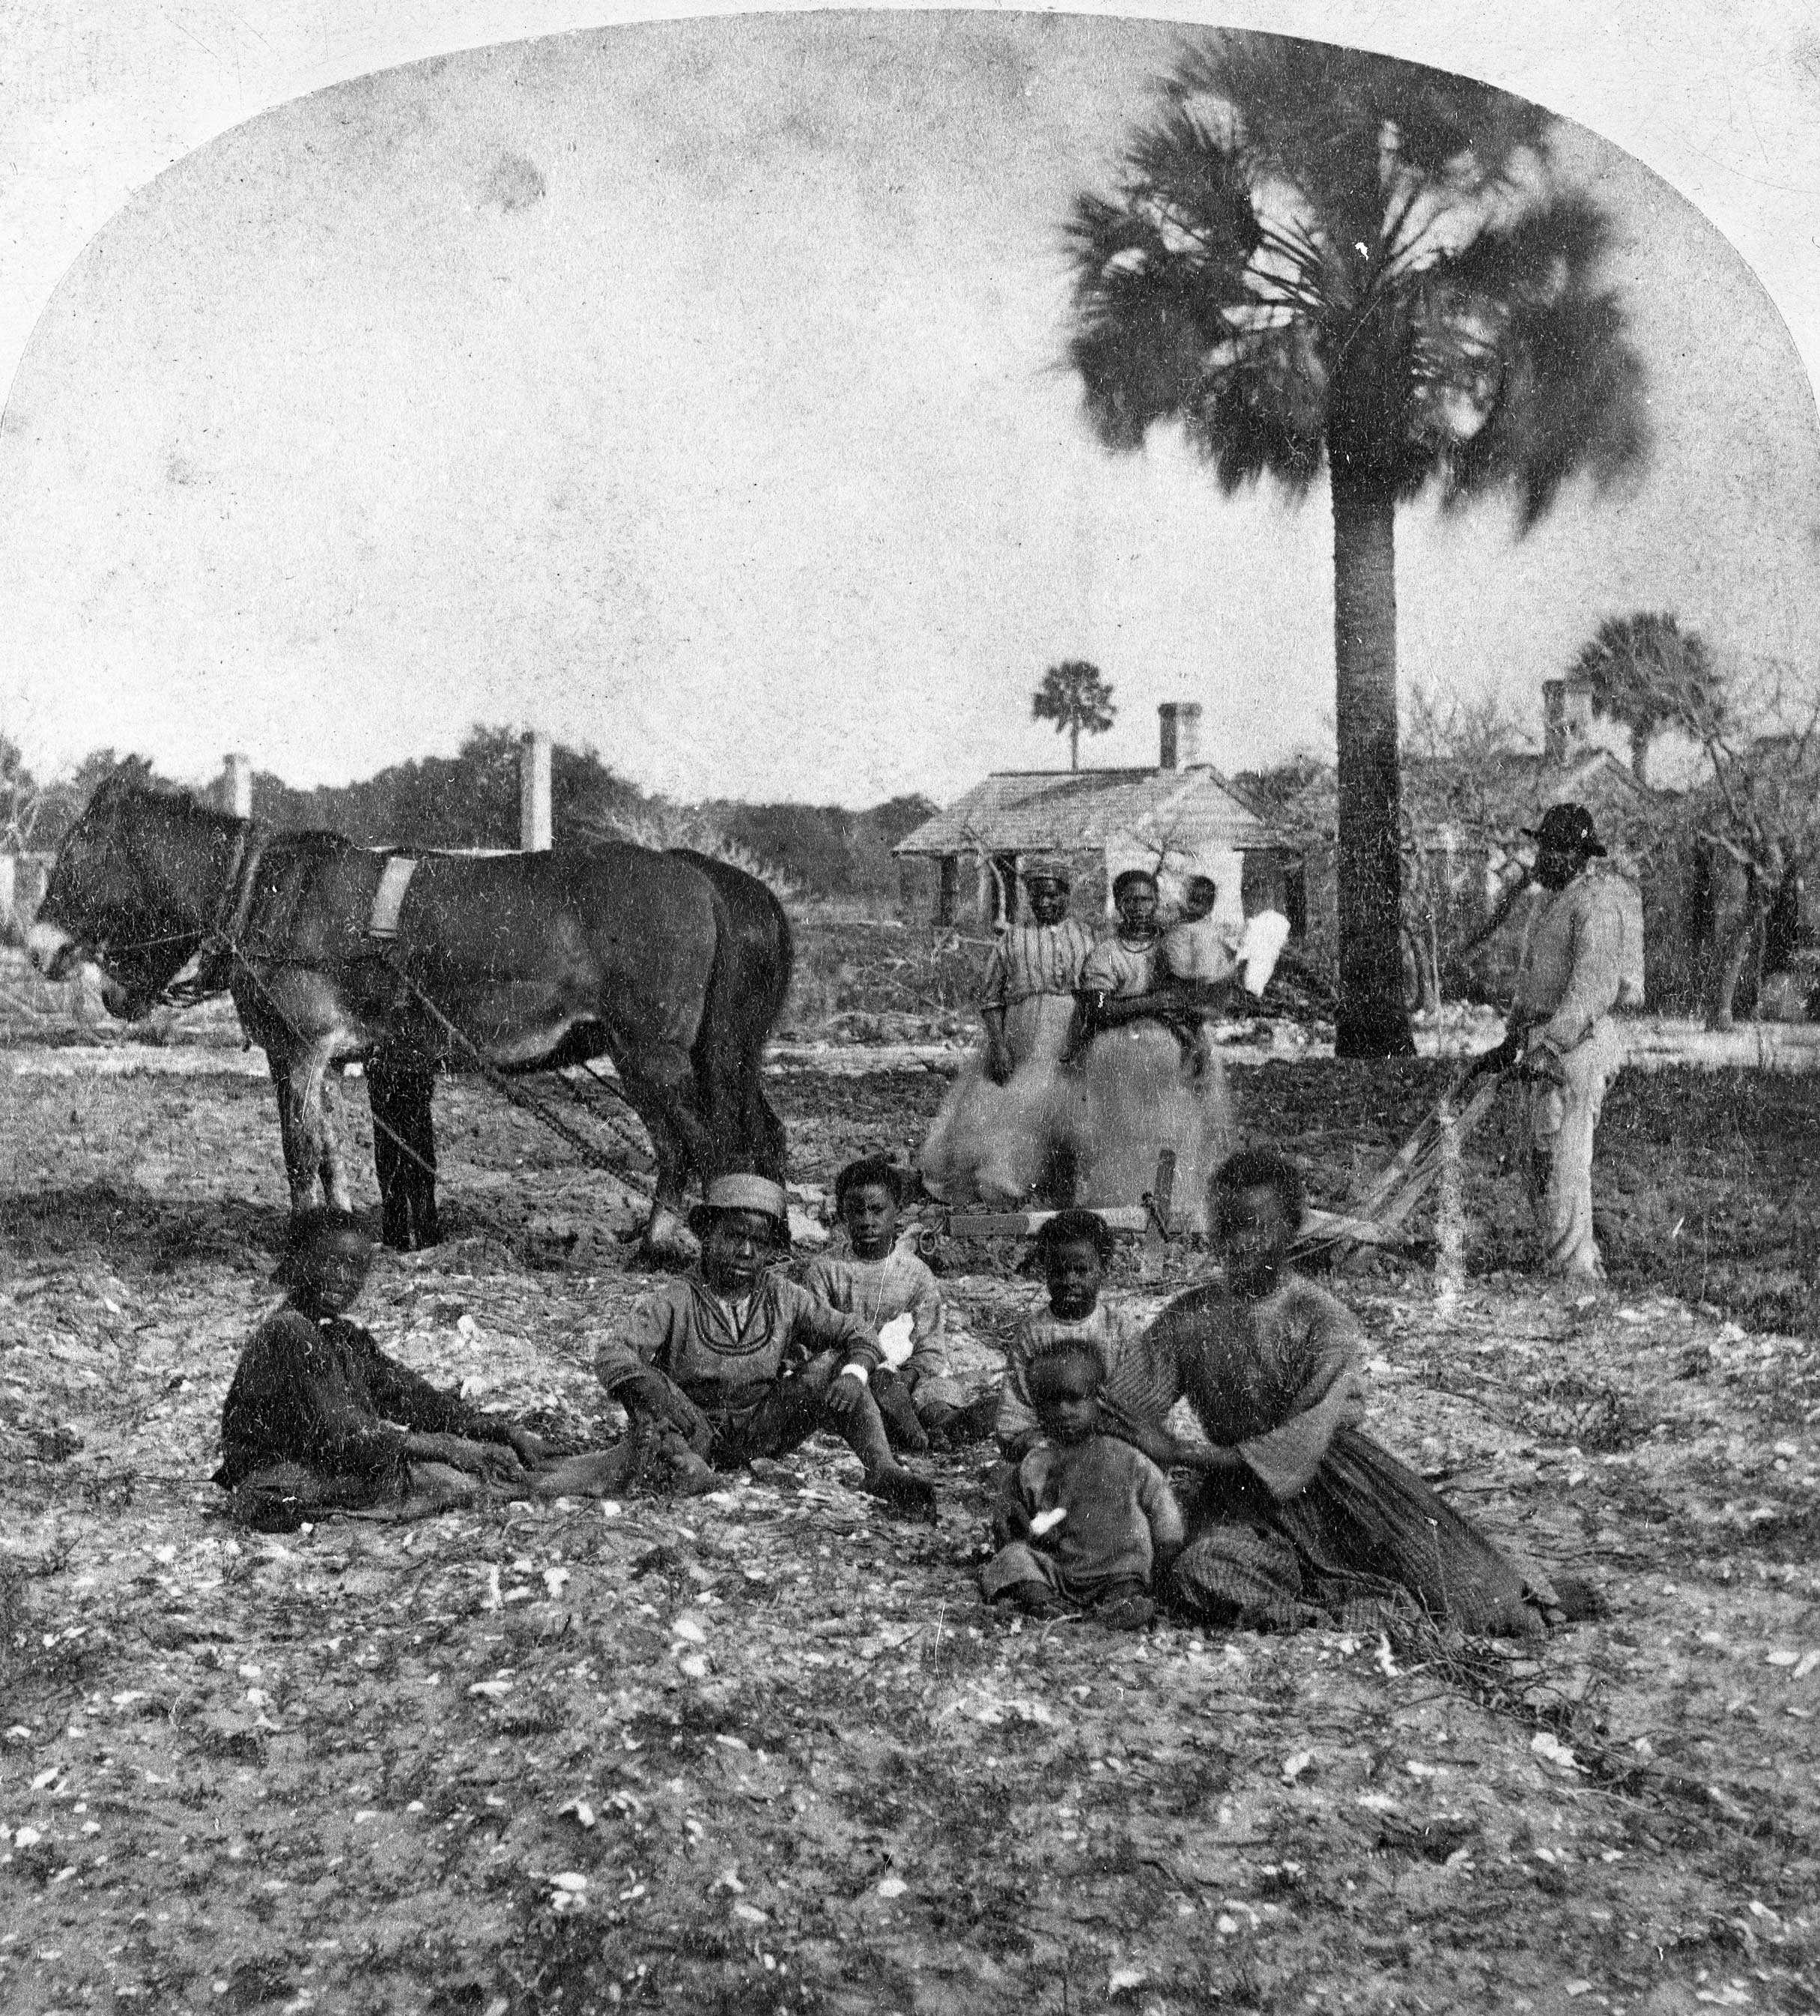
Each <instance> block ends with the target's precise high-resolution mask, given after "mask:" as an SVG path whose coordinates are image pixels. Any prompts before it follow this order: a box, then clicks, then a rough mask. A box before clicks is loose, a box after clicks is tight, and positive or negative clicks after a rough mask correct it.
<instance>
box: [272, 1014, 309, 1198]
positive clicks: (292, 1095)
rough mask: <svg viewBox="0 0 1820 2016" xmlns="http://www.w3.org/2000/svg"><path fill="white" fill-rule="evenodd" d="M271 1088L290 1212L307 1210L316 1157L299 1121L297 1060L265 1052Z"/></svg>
mask: <svg viewBox="0 0 1820 2016" xmlns="http://www.w3.org/2000/svg"><path fill="white" fill-rule="evenodd" d="M266 1063H267V1066H268V1069H269V1070H270V1071H271V1073H272V1089H273V1091H274V1092H275V1093H276V1094H277V1095H278V1135H279V1141H280V1142H281V1143H282V1146H283V1149H284V1174H285V1181H286V1183H287V1184H288V1185H289V1186H290V1193H291V1215H292V1217H293V1218H295V1217H297V1216H298V1215H300V1213H301V1212H304V1211H308V1209H309V1208H310V1207H311V1204H314V1203H315V1201H316V1158H315V1154H314V1151H313V1149H312V1148H311V1145H310V1144H309V1143H308V1139H307V1136H306V1133H305V1130H304V1125H303V1121H302V1098H303V1093H302V1092H301V1090H300V1073H299V1067H298V1060H297V1057H293V1056H291V1055H290V1054H288V1053H286V1054H284V1055H281V1054H280V1053H279V1052H277V1051H275V1050H268V1051H267V1053H266Z"/></svg>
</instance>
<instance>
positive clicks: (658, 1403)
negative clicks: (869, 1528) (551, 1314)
mask: <svg viewBox="0 0 1820 2016" xmlns="http://www.w3.org/2000/svg"><path fill="white" fill-rule="evenodd" d="M785 1214H786V1205H785V1198H784V1193H783V1190H782V1186H781V1185H779V1184H777V1183H772V1182H770V1181H769V1180H768V1179H766V1178H764V1177H763V1176H754V1175H733V1176H721V1177H718V1178H717V1179H715V1180H714V1182H712V1183H710V1184H709V1186H708V1192H707V1202H706V1203H705V1204H703V1205H701V1206H700V1208H698V1209H697V1210H696V1211H694V1212H693V1213H692V1215H691V1216H690V1219H689V1226H690V1229H691V1230H692V1231H693V1232H694V1233H696V1237H698V1238H700V1240H701V1243H702V1252H701V1262H700V1266H699V1267H698V1268H697V1269H696V1271H695V1272H694V1273H691V1274H690V1275H689V1276H686V1277H685V1279H683V1280H677V1281H671V1282H668V1283H666V1284H665V1285H664V1287H661V1288H659V1289H658V1290H656V1291H655V1293H653V1294H649V1295H647V1296H646V1298H644V1300H643V1301H641V1302H640V1303H639V1305H638V1309H637V1310H636V1311H635V1313H634V1315H633V1318H632V1325H631V1333H630V1334H629V1335H628V1336H627V1337H624V1338H618V1337H616V1338H613V1339H610V1340H609V1341H607V1342H606V1343H605V1344H603V1345H602V1346H601V1348H600V1352H599V1356H598V1357H597V1359H595V1372H596V1373H597V1374H598V1376H599V1380H600V1383H601V1384H602V1385H603V1386H604V1387H605V1388H606V1390H607V1391H608V1392H609V1393H610V1394H611V1395H613V1399H616V1400H617V1401H618V1402H620V1405H621V1406H623V1407H624V1409H626V1411H627V1413H628V1414H630V1415H631V1418H632V1424H633V1428H634V1431H635V1436H640V1437H644V1438H649V1440H651V1441H652V1442H654V1444H655V1445H656V1447H657V1448H658V1449H659V1450H660V1453H661V1455H662V1456H663V1458H664V1460H665V1461H666V1462H667V1463H669V1464H670V1465H671V1467H672V1468H673V1469H674V1471H675V1473H676V1477H677V1481H678V1485H679V1487H680V1488H681V1489H685V1490H689V1491H711V1490H714V1489H717V1488H718V1485H719V1482H720V1479H719V1478H718V1476H717V1474H716V1473H717V1472H718V1471H728V1470H736V1469H738V1468H739V1467H742V1466H743V1465H744V1464H746V1463H750V1462H752V1461H753V1460H754V1459H755V1458H758V1457H773V1456H782V1455H785V1454H786V1453H788V1452H789V1451H790V1450H791V1449H795V1448H797V1446H798V1445H800V1443H803V1442H807V1440H808V1438H810V1436H811V1435H813V1434H815V1431H816V1430H817V1429H818V1428H825V1429H827V1430H828V1431H829V1432H830V1433H831V1434H833V1435H838V1436H839V1437H840V1439H841V1440H842V1441H843V1442H845V1443H846V1444H847V1447H848V1448H849V1449H851V1450H852V1451H853V1453H854V1455H855V1456H858V1458H859V1460H860V1462H861V1465H862V1466H863V1467H864V1469H865V1489H867V1490H868V1491H869V1492H871V1493H872V1496H874V1497H876V1498H880V1499H883V1500H884V1501H885V1503H887V1504H888V1505H890V1506H893V1507H896V1508H897V1510H902V1511H905V1512H908V1513H909V1514H912V1516H913V1517H919V1518H925V1519H933V1517H934V1516H935V1492H934V1489H933V1486H932V1485H930V1483H929V1481H927V1479H926V1478H920V1477H917V1476H915V1475H914V1474H912V1472H910V1471H907V1470H905V1468H904V1467H902V1466H901V1464H900V1463H898V1462H897V1459H896V1457H895V1456H894V1455H893V1454H892V1453H891V1449H890V1445H889V1443H888V1442H887V1440H886V1438H885V1427H884V1423H883V1421H882V1420H880V1419H879V1409H878V1406H877V1403H876V1402H875V1401H874V1399H873V1398H872V1390H871V1383H870V1382H871V1380H872V1374H873V1373H874V1371H875V1370H876V1369H877V1367H878V1366H879V1363H880V1362H881V1354H880V1352H879V1343H878V1339H877V1337H876V1334H874V1332H873V1331H872V1330H871V1329H870V1328H869V1327H868V1326H867V1325H866V1323H864V1322H862V1321H861V1319H860V1318H859V1317H858V1316H849V1315H843V1313H842V1312H840V1311H839V1310H837V1309H830V1308H829V1305H827V1303H825V1302H824V1301H819V1300H818V1298H816V1297H815V1296H814V1295H811V1294H810V1293H809V1292H808V1291H807V1289H806V1288H800V1287H797V1284H796V1283H794V1282H793V1281H790V1280H786V1279H785V1278H784V1277H783V1276H782V1274H781V1273H777V1272H775V1271H773V1270H772V1262H773V1261H774V1260H775V1258H777V1257H778V1255H779V1252H780V1251H781V1250H782V1247H783V1244H784V1242H785V1240H786V1238H787V1237H788V1223H789V1221H788V1219H787V1218H786V1215H785Z"/></svg>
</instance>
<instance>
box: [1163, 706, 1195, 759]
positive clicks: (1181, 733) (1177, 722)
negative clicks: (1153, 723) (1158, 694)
mask: <svg viewBox="0 0 1820 2016" xmlns="http://www.w3.org/2000/svg"><path fill="white" fill-rule="evenodd" d="M1156 716H1157V719H1158V721H1159V722H1160V725H1161V732H1160V747H1159V750H1158V754H1157V759H1156V760H1157V766H1158V768H1159V769H1164V770H1185V769H1188V768H1189V766H1190V765H1192V764H1196V763H1198V762H1199V761H1200V759H1201V709H1200V701H1199V700H1165V701H1164V703H1163V704H1162V705H1161V706H1160V707H1158V708H1157V710H1156Z"/></svg>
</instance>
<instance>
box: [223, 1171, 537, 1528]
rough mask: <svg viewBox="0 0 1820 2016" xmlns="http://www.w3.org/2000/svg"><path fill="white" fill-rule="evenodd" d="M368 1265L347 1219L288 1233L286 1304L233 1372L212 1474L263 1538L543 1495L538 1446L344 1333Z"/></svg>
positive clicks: (318, 1214)
mask: <svg viewBox="0 0 1820 2016" xmlns="http://www.w3.org/2000/svg"><path fill="white" fill-rule="evenodd" d="M371 1266H372V1240H369V1238H368V1237H367V1236H366V1234H365V1232H363V1231H362V1230H361V1227H360V1224H359V1222H358V1220H357V1219H354V1217H353V1216H352V1215H350V1214H349V1213H348V1212H346V1211H334V1210H330V1209H328V1208H322V1209H318V1210H315V1211H306V1212H304V1213H303V1214H302V1215H300V1217H299V1218H297V1219H296V1220H295V1221H294V1222H293V1225H292V1227H291V1233H290V1240H289V1242H288V1244H287V1246H286V1252H285V1257H284V1260H283V1262H282V1265H281V1266H280V1268H279V1279H280V1280H281V1281H282V1282H283V1283H285V1285H286V1288H287V1289H288V1291H289V1293H288V1294H287V1297H286V1301H285V1304H284V1306H283V1307H282V1309H279V1310H277V1311H276V1312H274V1313H273V1314H272V1315H271V1316H268V1317H267V1318H266V1319H265V1320H264V1323H261V1325H260V1326H259V1327H258V1329H257V1330H256V1331H255V1332H254V1334H253V1336H252V1337H251V1338H250V1339H249V1341H248V1342H247V1344H246V1348H245V1349H244V1350H243V1351H242V1352H241V1354H240V1361H239V1364H238V1365H237V1366H236V1367H235V1369H234V1377H233V1382H232V1384H231V1385H230V1386H229V1387H228V1398H227V1401H226V1403H225V1406H223V1407H222V1409H221V1468H220V1469H219V1470H218V1471H216V1472H215V1475H214V1481H215V1482H216V1483H217V1484H218V1485H221V1487H222V1489H224V1490H226V1491H229V1492H232V1494H233V1510H234V1514H235V1516H236V1517H237V1518H239V1519H241V1520H242V1521H244V1522H245V1523H246V1524H247V1525H250V1526H253V1527H254V1528H257V1530H258V1531H259V1532H265V1533H286V1532H295V1531H296V1529H297V1527H299V1526H300V1525H302V1524H303V1522H304V1521H305V1520H306V1519H311V1518H316V1517H321V1516H322V1514H324V1513H325V1512H329V1511H333V1510H362V1509H366V1508H372V1507H390V1508H392V1509H394V1510H397V1511H398V1512H399V1513H401V1514H403V1515H405V1516H409V1515H411V1514H414V1513H418V1512H426V1511H435V1510H441V1509H442V1508H443V1507H446V1506H449V1505H455V1504H461V1503H466V1502H467V1501H468V1500H469V1499H473V1498H476V1497H478V1496H480V1495H482V1492H483V1490H484V1482H485V1481H487V1480H491V1481H495V1482H497V1483H501V1484H504V1485H508V1486H509V1487H510V1488H511V1489H513V1492H514V1493H515V1494H516V1495H520V1496H532V1495H534V1493H535V1494H536V1495H542V1494H541V1492H538V1491H537V1485H538V1483H541V1476H540V1478H538V1479H537V1480H534V1479H533V1478H532V1476H531V1471H533V1470H536V1471H540V1473H541V1471H543V1469H544V1468H545V1449H544V1445H543V1444H542V1443H541V1442H540V1441H539V1440H538V1438H537V1437H536V1436H535V1435H532V1434H531V1432H530V1431H528V1430H527V1429H525V1428H521V1427H519V1426H518V1425H517V1424H516V1423H515V1422H513V1421H509V1420H506V1419H505V1417H503V1416H502V1415H499V1414H489V1413H482V1412H481V1411H480V1409H478V1408H475V1407H470V1406H468V1405H467V1403H466V1402H465V1401H463V1400H461V1399H459V1398H457V1396H456V1395H455V1394H453V1393H445V1392H443V1391H441V1390H440V1389H439V1388H437V1387H434V1386H432V1385H431V1384H430V1382H429V1381H427V1380H426V1379H423V1378H420V1377H419V1376H418V1374H417V1373H415V1372H413V1371H412V1370H410V1368H409V1367H408V1366H404V1365H401V1364H399V1363H398V1362H397V1359H392V1358H388V1357H387V1355H385V1353H384V1352H382V1351H381V1350H380V1349H379V1345H377V1344H376V1342H375V1341H374V1340H373V1337H372V1333H371V1332H370V1331H369V1330H363V1329H362V1328H361V1327H360V1325H359V1324H358V1323H350V1322H348V1321H347V1315H346V1312H347V1310H348V1309H351V1308H352V1306H353V1305H354V1301H356V1299H357V1298H358V1296H359V1294H360V1291H361V1289H362V1288H363V1287H365V1284H366V1278H367V1273H368V1270H369V1268H370V1267H371ZM559 1468H560V1466H559ZM550 1474H552V1475H553V1474H556V1472H555V1471H551V1472H550Z"/></svg>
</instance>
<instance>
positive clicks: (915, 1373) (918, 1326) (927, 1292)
mask: <svg viewBox="0 0 1820 2016" xmlns="http://www.w3.org/2000/svg"><path fill="white" fill-rule="evenodd" d="M910 1266H911V1269H912V1280H914V1281H915V1291H914V1292H913V1293H912V1295H911V1298H910V1362H909V1363H908V1365H906V1366H905V1368H904V1369H905V1371H907V1372H908V1373H911V1374H912V1380H913V1381H914V1380H916V1379H925V1378H928V1379H939V1378H941V1377H943V1376H944V1373H946V1372H947V1370H948V1337H947V1334H946V1330H945V1319H944V1314H943V1311H942V1305H941V1284H940V1283H939V1282H937V1280H936V1278H935V1276H934V1275H933V1274H932V1273H930V1271H929V1268H928V1266H927V1265H926V1262H923V1261H921V1260H919V1259H916V1258H912V1259H911V1261H910Z"/></svg>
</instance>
